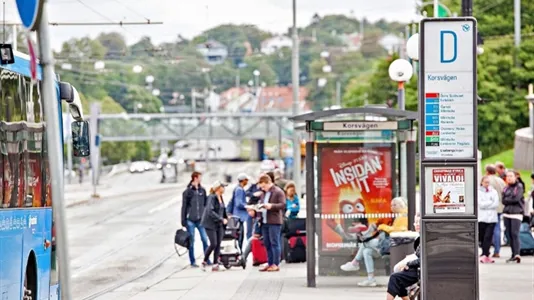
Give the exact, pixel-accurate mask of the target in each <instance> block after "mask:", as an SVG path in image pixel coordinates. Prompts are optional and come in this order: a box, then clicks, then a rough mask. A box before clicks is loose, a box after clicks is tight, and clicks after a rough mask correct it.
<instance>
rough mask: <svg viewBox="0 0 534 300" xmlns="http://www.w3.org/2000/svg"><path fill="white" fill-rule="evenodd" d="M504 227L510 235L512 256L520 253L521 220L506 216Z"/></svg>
mask: <svg viewBox="0 0 534 300" xmlns="http://www.w3.org/2000/svg"><path fill="white" fill-rule="evenodd" d="M504 227H505V228H506V233H507V234H508V236H509V237H510V241H509V242H510V247H511V248H512V257H514V256H516V255H519V249H520V248H519V227H521V221H520V220H518V219H510V218H504Z"/></svg>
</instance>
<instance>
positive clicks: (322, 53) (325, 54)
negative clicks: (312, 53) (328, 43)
mask: <svg viewBox="0 0 534 300" xmlns="http://www.w3.org/2000/svg"><path fill="white" fill-rule="evenodd" d="M321 57H322V58H328V57H330V52H328V51H323V52H321Z"/></svg>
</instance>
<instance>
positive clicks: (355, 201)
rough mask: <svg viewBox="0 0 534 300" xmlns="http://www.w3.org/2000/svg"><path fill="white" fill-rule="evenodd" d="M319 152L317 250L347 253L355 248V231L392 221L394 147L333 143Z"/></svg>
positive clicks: (364, 231)
mask: <svg viewBox="0 0 534 300" xmlns="http://www.w3.org/2000/svg"><path fill="white" fill-rule="evenodd" d="M318 154H319V155H320V158H319V165H318V172H319V176H320V177H319V183H318V184H319V189H320V195H319V199H318V201H319V211H320V215H321V221H320V222H321V225H320V227H321V230H320V234H321V237H320V243H321V245H320V251H321V253H323V254H324V253H328V254H336V253H339V254H347V252H352V251H354V249H356V247H357V239H356V237H357V235H358V234H360V235H361V234H365V233H366V232H367V231H374V230H375V229H376V227H378V225H379V224H383V223H385V224H389V223H391V221H392V218H391V217H392V215H391V199H392V198H393V187H392V184H393V183H392V181H393V180H392V178H393V176H392V175H393V174H392V171H393V165H392V161H393V150H392V148H391V146H389V145H384V146H379V145H377V146H374V147H362V146H361V144H360V145H347V146H344V145H336V146H335V147H332V146H323V147H320V148H319V153H318ZM373 228H374V229H373Z"/></svg>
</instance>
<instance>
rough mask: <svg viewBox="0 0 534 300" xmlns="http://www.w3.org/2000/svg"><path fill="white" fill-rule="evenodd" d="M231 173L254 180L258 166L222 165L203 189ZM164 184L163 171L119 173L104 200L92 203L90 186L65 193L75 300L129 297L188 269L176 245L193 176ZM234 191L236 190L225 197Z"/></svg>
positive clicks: (106, 188)
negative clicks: (186, 191) (183, 196)
mask: <svg viewBox="0 0 534 300" xmlns="http://www.w3.org/2000/svg"><path fill="white" fill-rule="evenodd" d="M212 166H213V167H214V168H215V167H216V165H215V164H212ZM199 169H200V170H202V166H199ZM227 172H229V173H230V174H231V175H232V176H234V178H235V176H237V174H238V173H240V172H245V173H249V174H250V176H255V175H257V173H259V165H258V163H221V164H219V165H217V168H216V169H214V171H212V172H204V173H205V175H204V185H205V186H209V185H210V183H211V182H213V181H215V180H220V179H222V177H224V174H225V173H227ZM159 179H160V173H158V172H146V173H143V174H129V173H124V174H120V175H119V174H118V175H116V176H113V178H108V179H106V180H105V181H102V184H101V186H99V191H100V192H101V195H102V196H101V197H100V198H99V199H93V200H90V201H88V200H87V199H88V197H89V196H90V194H91V185H90V184H87V183H82V184H81V185H79V184H78V185H77V186H76V187H70V190H71V192H70V193H69V192H68V191H66V193H65V199H69V201H70V203H71V205H70V207H69V208H68V209H67V222H68V227H67V228H68V233H69V243H70V247H69V250H70V251H69V252H70V253H69V254H70V258H71V259H70V270H71V278H72V279H71V280H72V282H71V290H72V294H73V297H74V299H82V300H85V299H114V298H105V297H110V295H113V294H114V293H125V294H126V295H128V297H129V296H130V295H135V294H137V293H139V292H142V291H144V290H146V286H147V285H150V284H152V283H151V282H153V281H155V282H157V281H161V280H163V279H165V277H167V276H168V274H171V273H175V272H178V271H181V270H183V268H184V267H186V266H187V265H188V264H189V260H188V258H187V255H185V256H181V257H178V256H177V255H176V252H175V249H174V243H173V242H172V241H171V240H173V238H174V232H175V231H176V229H178V228H179V227H181V225H180V208H181V200H182V199H181V194H182V191H183V189H184V188H185V186H186V184H187V183H188V181H189V180H188V179H189V178H188V174H187V173H183V176H180V177H179V180H178V183H166V184H160V183H159ZM161 186H163V187H161ZM231 190H232V186H230V188H229V189H228V192H227V195H226V197H229V193H231ZM198 246H199V247H200V245H198ZM197 253H198V254H199V255H200V254H201V253H202V249H200V248H199V249H198V251H197ZM115 295H116V294H115ZM103 297H104V298H103Z"/></svg>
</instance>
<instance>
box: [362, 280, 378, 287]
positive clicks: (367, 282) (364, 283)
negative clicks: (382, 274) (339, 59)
mask: <svg viewBox="0 0 534 300" xmlns="http://www.w3.org/2000/svg"><path fill="white" fill-rule="evenodd" d="M358 286H362V287H375V286H377V284H376V280H375V279H367V280H364V281H362V282H358Z"/></svg>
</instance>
